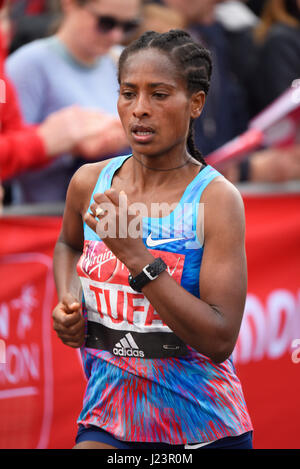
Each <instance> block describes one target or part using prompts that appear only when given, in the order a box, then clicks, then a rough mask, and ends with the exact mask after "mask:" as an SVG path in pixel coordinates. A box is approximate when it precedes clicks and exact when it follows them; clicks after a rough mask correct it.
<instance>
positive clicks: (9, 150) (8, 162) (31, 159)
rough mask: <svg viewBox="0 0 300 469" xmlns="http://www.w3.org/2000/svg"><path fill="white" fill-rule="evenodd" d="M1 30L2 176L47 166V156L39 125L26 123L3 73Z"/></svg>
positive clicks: (0, 140) (0, 146) (0, 130)
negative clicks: (38, 130) (37, 128)
mask: <svg viewBox="0 0 300 469" xmlns="http://www.w3.org/2000/svg"><path fill="white" fill-rule="evenodd" d="M1 43H2V41H1V34H0V179H1V180H5V179H9V178H11V177H13V176H16V175H18V174H19V173H20V172H22V171H24V170H26V169H29V168H34V167H40V166H44V164H45V163H47V161H48V158H47V155H46V151H45V147H44V143H43V141H42V139H41V138H40V137H39V135H38V133H37V131H36V127H35V126H29V125H25V124H24V122H23V119H22V116H21V112H20V108H19V105H18V102H17V99H16V94H15V91H14V88H13V86H12V84H11V83H10V82H9V81H8V80H7V78H6V77H5V76H4V74H3V64H4V58H5V52H4V51H3V47H2V45H1Z"/></svg>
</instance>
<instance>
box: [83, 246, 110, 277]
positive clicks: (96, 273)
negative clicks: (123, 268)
mask: <svg viewBox="0 0 300 469" xmlns="http://www.w3.org/2000/svg"><path fill="white" fill-rule="evenodd" d="M117 263H118V260H117V258H116V256H115V255H114V254H113V253H112V252H111V251H110V250H109V249H107V248H106V246H105V244H104V243H99V242H89V243H87V245H86V246H85V249H84V252H83V256H82V263H81V267H82V270H83V271H84V272H86V273H87V274H88V275H89V276H90V277H91V278H92V279H94V280H97V281H98V282H108V281H109V280H111V279H112V277H113V276H114V273H115V271H116V268H117Z"/></svg>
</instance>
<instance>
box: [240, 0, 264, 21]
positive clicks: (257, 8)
mask: <svg viewBox="0 0 300 469" xmlns="http://www.w3.org/2000/svg"><path fill="white" fill-rule="evenodd" d="M242 1H243V0H242ZM244 1H245V0H244ZM267 1H268V0H246V1H245V3H246V5H247V6H248V7H249V8H250V9H251V10H252V11H253V13H254V14H255V15H256V16H258V17H260V15H261V13H262V10H263V7H264V5H265V3H266V2H267Z"/></svg>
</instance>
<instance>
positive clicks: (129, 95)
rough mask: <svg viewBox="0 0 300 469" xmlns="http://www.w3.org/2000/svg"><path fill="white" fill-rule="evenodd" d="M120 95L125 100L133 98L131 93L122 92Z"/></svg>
mask: <svg viewBox="0 0 300 469" xmlns="http://www.w3.org/2000/svg"><path fill="white" fill-rule="evenodd" d="M121 94H122V96H123V97H124V98H125V99H132V98H133V97H134V93H133V91H122V93H121Z"/></svg>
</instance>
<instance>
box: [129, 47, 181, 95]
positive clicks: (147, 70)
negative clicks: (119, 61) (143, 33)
mask: <svg viewBox="0 0 300 469" xmlns="http://www.w3.org/2000/svg"><path fill="white" fill-rule="evenodd" d="M120 81H121V84H122V82H130V83H133V84H137V83H141V82H143V83H144V82H149V83H166V84H168V83H169V84H170V85H173V86H177V87H178V86H182V85H183V78H182V76H181V75H180V72H179V71H178V70H177V68H176V63H175V62H174V60H172V58H171V57H170V56H169V55H168V54H166V53H164V52H162V51H160V50H158V49H155V48H149V49H142V50H140V51H137V52H133V53H132V54H130V55H129V57H128V58H127V59H126V61H125V63H124V65H123V68H122V70H121V74H120Z"/></svg>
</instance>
